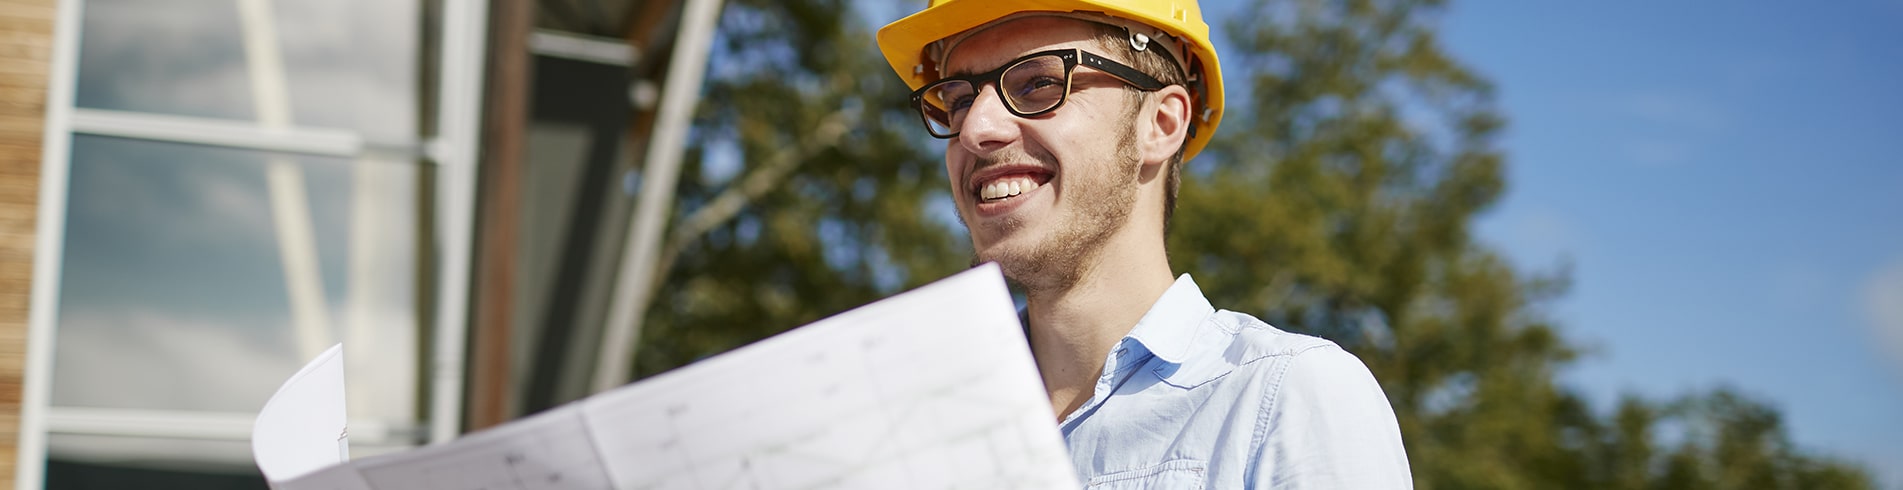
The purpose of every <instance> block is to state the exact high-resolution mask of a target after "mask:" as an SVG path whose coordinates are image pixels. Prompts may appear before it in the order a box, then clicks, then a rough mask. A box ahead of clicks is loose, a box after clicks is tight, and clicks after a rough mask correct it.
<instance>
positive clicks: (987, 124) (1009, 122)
mask: <svg viewBox="0 0 1903 490" xmlns="http://www.w3.org/2000/svg"><path fill="white" fill-rule="evenodd" d="M987 94H988V95H987ZM1004 104H1005V102H1004V97H1002V96H1001V95H1000V94H999V92H998V89H997V87H995V86H990V85H987V86H985V87H983V88H980V89H979V90H978V95H977V96H976V97H975V98H974V99H972V101H971V107H970V108H967V109H965V120H964V121H963V125H964V126H963V127H962V128H960V129H959V130H958V144H960V145H964V146H965V149H967V150H969V151H971V152H973V153H979V154H984V153H989V152H992V151H996V150H997V149H999V148H1002V147H1004V146H1005V145H1009V144H1011V141H1013V140H1016V139H1017V138H1018V123H1019V122H1020V121H1019V119H1020V118H1019V117H1018V116H1017V115H1015V114H1012V113H1011V110H1010V109H1007V108H1005V106H1004Z"/></svg>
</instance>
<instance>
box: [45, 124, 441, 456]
mask: <svg viewBox="0 0 1903 490" xmlns="http://www.w3.org/2000/svg"><path fill="white" fill-rule="evenodd" d="M270 161H285V162H290V164H291V165H294V166H295V167H296V168H297V169H298V170H301V173H302V175H303V187H304V190H305V193H304V194H305V195H306V196H307V198H308V205H307V207H308V209H309V215H310V220H311V223H312V226H311V231H312V236H313V242H314V249H315V251H316V254H315V255H316V259H317V264H318V266H319V267H318V269H317V270H318V271H319V275H320V276H321V284H322V297H323V299H324V301H323V304H324V305H325V308H327V310H328V313H329V314H328V316H329V318H330V319H331V322H330V323H331V325H330V328H329V329H328V330H329V332H330V335H332V337H331V338H332V339H341V340H344V341H346V358H347V359H351V358H356V362H352V363H351V367H352V372H351V376H350V384H351V393H350V398H351V402H352V406H351V409H352V416H353V417H378V418H385V419H389V420H409V419H410V418H411V416H412V413H413V406H414V405H413V403H414V401H413V398H414V393H415V379H414V376H413V374H412V373H414V370H415V368H414V366H415V359H416V358H415V352H416V347H415V346H416V338H415V337H416V331H417V328H416V319H415V298H414V289H415V288H414V277H415V272H414V271H415V265H414V264H415V260H416V259H415V256H414V255H415V245H414V244H415V240H416V237H415V231H414V229H415V226H416V221H415V212H416V209H415V202H416V198H415V196H414V193H415V188H416V186H415V182H416V178H417V176H416V170H415V168H414V167H413V166H412V165H411V164H407V163H376V162H352V161H348V160H343V159H336V158H322V157H309V156H292V155H281V154H277V155H274V154H269V153H264V152H255V151H243V150H234V149H226V148H216V147H205V146H193V145H185V144H176V143H158V142H149V141H139V140H128V139H119V138H110V137H100V136H83V135H81V136H75V137H74V140H73V151H72V168H71V180H70V186H71V187H70V191H69V199H70V201H69V203H68V205H67V224H66V238H65V250H64V258H63V260H64V264H63V266H62V271H63V272H62V281H61V283H60V293H59V298H60V305H59V310H58V315H59V320H58V322H59V324H58V328H57V330H58V339H57V341H56V345H57V348H56V349H57V352H56V354H55V367H54V382H53V405H54V406H56V407H60V406H69V407H94V408H123V409H151V410H205V411H225V412H255V411H256V410H257V409H258V407H259V406H261V405H262V404H263V402H264V400H265V399H266V398H268V397H269V396H270V394H271V393H272V392H273V391H275V390H276V388H277V385H278V383H280V382H282V381H283V380H284V379H285V378H286V377H288V376H289V375H290V374H291V373H292V372H295V371H296V369H297V368H298V367H299V365H301V363H302V361H303V360H302V359H300V356H299V354H298V353H297V348H296V346H295V345H294V342H295V340H294V336H293V332H292V318H291V310H290V302H289V300H288V296H287V291H286V289H287V288H286V286H285V284H286V281H285V277H284V272H283V271H284V267H283V264H282V261H281V259H280V257H279V250H280V248H279V246H278V240H279V235H278V234H277V233H276V232H275V230H276V227H275V223H274V222H273V220H274V218H273V213H272V199H271V195H270V192H271V191H270V190H269V188H268V186H267V184H266V169H267V168H268V163H267V162H270Z"/></svg>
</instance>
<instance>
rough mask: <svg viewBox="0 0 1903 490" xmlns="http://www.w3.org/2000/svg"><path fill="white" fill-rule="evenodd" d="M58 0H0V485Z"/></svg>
mask: <svg viewBox="0 0 1903 490" xmlns="http://www.w3.org/2000/svg"><path fill="white" fill-rule="evenodd" d="M58 3H59V2H58V1H57V0H0V487H10V486H12V484H13V474H14V463H15V460H16V457H15V454H16V453H17V449H18V447H17V446H18V444H19V439H20V437H19V430H20V393H21V380H22V379H23V376H22V375H23V374H24V371H25V366H26V333H27V304H28V303H29V298H30V297H31V296H32V290H33V240H34V238H33V235H34V218H35V216H36V215H37V214H38V212H39V206H38V202H39V183H40V151H41V148H40V143H41V141H42V138H44V136H45V120H46V83H47V79H48V76H49V74H50V73H51V70H52V60H53V26H54V24H55V22H54V17H55V16H56V13H57V11H58Z"/></svg>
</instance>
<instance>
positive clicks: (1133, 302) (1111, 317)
mask: <svg viewBox="0 0 1903 490" xmlns="http://www.w3.org/2000/svg"><path fill="white" fill-rule="evenodd" d="M1117 241H1119V240H1112V242H1113V243H1109V244H1106V248H1105V249H1103V250H1101V251H1100V252H1101V253H1098V254H1096V257H1095V258H1094V260H1092V261H1091V262H1092V263H1091V264H1090V266H1089V267H1085V272H1084V275H1083V277H1081V278H1079V280H1078V281H1077V283H1076V284H1073V285H1071V286H1070V287H1069V288H1065V289H1062V290H1049V291H1029V292H1028V298H1027V308H1026V309H1027V312H1028V313H1029V316H1030V321H1031V325H1030V332H1029V333H1030V338H1031V352H1032V354H1033V355H1035V356H1036V357H1037V365H1038V371H1039V372H1040V374H1042V375H1043V378H1044V388H1045V390H1046V391H1047V392H1048V393H1049V394H1050V397H1051V406H1052V408H1053V409H1054V410H1056V412H1057V417H1058V418H1059V419H1062V418H1063V417H1064V416H1066V415H1068V414H1069V413H1070V412H1072V411H1075V410H1076V409H1077V408H1078V407H1080V406H1082V405H1083V404H1084V402H1085V401H1087V400H1089V399H1090V398H1091V396H1092V394H1093V392H1094V387H1095V386H1096V382H1097V378H1098V376H1100V375H1101V374H1102V373H1103V367H1104V359H1105V357H1106V356H1108V355H1109V354H1110V349H1111V348H1113V347H1116V344H1117V342H1118V341H1119V340H1121V339H1122V338H1123V336H1124V335H1125V334H1128V333H1129V332H1130V329H1131V328H1132V327H1135V326H1136V323H1137V320H1139V319H1142V318H1143V314H1144V313H1146V312H1148V311H1149V309H1150V306H1151V305H1154V304H1155V303H1156V300H1157V299H1158V298H1161V297H1162V296H1163V292H1164V291H1167V290H1169V287H1170V284H1172V283H1173V282H1174V281H1175V279H1174V278H1173V277H1172V276H1171V274H1170V268H1169V259H1168V257H1167V256H1165V255H1164V254H1163V250H1162V244H1161V243H1160V240H1159V243H1156V244H1153V245H1151V244H1138V245H1136V246H1123V247H1117V246H1115V242H1117ZM1125 242H1126V244H1127V241H1125Z"/></svg>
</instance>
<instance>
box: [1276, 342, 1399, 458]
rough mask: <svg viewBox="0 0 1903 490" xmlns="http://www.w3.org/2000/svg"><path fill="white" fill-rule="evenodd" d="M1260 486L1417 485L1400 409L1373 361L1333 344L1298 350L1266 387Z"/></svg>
mask: <svg viewBox="0 0 1903 490" xmlns="http://www.w3.org/2000/svg"><path fill="white" fill-rule="evenodd" d="M1260 417H1261V420H1260V421H1258V422H1257V427H1256V433H1257V434H1260V435H1261V437H1259V439H1258V440H1259V441H1260V446H1259V452H1258V453H1257V454H1256V458H1257V460H1256V461H1254V462H1253V464H1252V465H1251V469H1252V470H1253V471H1251V473H1252V475H1251V476H1250V477H1249V478H1250V482H1249V486H1250V487H1251V488H1256V489H1264V490H1266V489H1276V490H1284V489H1333V488H1357V489H1363V488H1365V489H1394V488H1413V486H1414V484H1413V477H1412V475H1411V474H1410V473H1409V470H1408V464H1407V452H1406V450H1405V449H1403V448H1402V446H1401V430H1400V427H1399V426H1398V425H1397V424H1396V423H1395V420H1394V409H1393V408H1392V407H1390V406H1389V405H1388V398H1387V396H1386V395H1385V394H1383V393H1382V392H1381V385H1380V384H1379V383H1376V382H1375V380H1374V375H1373V374H1370V373H1369V372H1368V367H1367V366H1366V365H1364V364H1362V363H1361V360H1360V359H1357V358H1355V356H1354V355H1353V354H1349V353H1348V352H1347V351H1344V350H1342V349H1341V348H1340V347H1338V346H1335V345H1333V344H1329V345H1324V346H1318V347H1315V348H1311V349H1308V350H1306V351H1303V352H1301V353H1299V354H1296V355H1295V357H1294V358H1293V359H1291V360H1290V361H1289V362H1288V363H1287V364H1285V365H1284V371H1283V372H1282V373H1279V375H1277V376H1275V378H1274V382H1273V384H1272V385H1271V386H1270V388H1269V389H1268V390H1267V392H1266V393H1265V394H1264V400H1263V409H1262V412H1261V415H1260Z"/></svg>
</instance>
